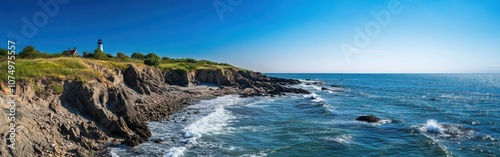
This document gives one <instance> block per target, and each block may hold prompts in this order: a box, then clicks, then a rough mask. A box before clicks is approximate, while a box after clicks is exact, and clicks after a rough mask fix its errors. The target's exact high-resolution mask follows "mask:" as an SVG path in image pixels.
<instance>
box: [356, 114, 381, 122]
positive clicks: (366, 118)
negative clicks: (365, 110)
mask: <svg viewBox="0 0 500 157" xmlns="http://www.w3.org/2000/svg"><path fill="white" fill-rule="evenodd" d="M356 120H357V121H363V122H368V123H375V122H378V121H379V120H380V119H379V118H378V117H375V116H374V115H369V116H359V117H358V118H356Z"/></svg>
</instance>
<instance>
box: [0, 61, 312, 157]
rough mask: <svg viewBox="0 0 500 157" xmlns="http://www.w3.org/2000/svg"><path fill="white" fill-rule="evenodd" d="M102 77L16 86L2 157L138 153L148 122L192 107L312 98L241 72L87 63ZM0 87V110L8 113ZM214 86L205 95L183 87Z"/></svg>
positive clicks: (3, 129)
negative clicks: (210, 100)
mask: <svg viewBox="0 0 500 157" xmlns="http://www.w3.org/2000/svg"><path fill="white" fill-rule="evenodd" d="M87 64H88V65H86V66H89V67H90V68H92V69H95V70H97V71H99V73H100V74H101V75H99V76H96V78H95V79H93V80H88V81H87V82H76V81H72V80H58V79H53V78H33V79H30V80H28V81H24V82H23V83H18V85H17V86H16V93H17V97H16V102H17V106H16V110H17V111H16V120H15V123H16V124H17V126H16V127H17V128H16V129H17V130H16V134H15V135H16V137H15V139H16V141H15V143H16V146H15V148H16V149H8V147H7V145H9V144H12V143H11V142H10V141H9V140H7V138H8V137H9V136H10V135H9V134H7V132H8V131H9V129H10V128H9V126H8V125H7V124H8V123H9V121H8V119H6V118H0V124H2V125H0V138H1V139H3V140H1V141H0V156H92V155H95V153H98V152H99V150H102V148H103V147H105V146H106V145H112V144H126V145H129V146H136V145H138V144H140V143H142V142H144V141H145V140H148V139H149V138H150V137H151V132H150V130H149V128H148V127H147V123H146V122H147V121H154V120H160V119H162V118H165V117H167V116H168V115H170V114H172V113H174V112H176V111H178V110H180V109H182V107H184V106H185V105H187V104H188V102H190V101H192V100H193V99H196V98H199V97H205V96H220V95H224V94H240V95H242V96H253V95H265V94H268V95H280V94H283V93H287V92H288V93H308V92H307V91H305V90H302V89H295V88H290V87H287V86H286V85H291V84H296V83H299V82H298V81H297V80H290V79H280V78H272V77H267V76H265V75H263V74H261V73H257V72H252V71H246V70H245V71H243V70H238V69H202V70H197V71H191V72H186V71H182V70H168V71H161V70H160V69H158V68H154V67H144V66H136V65H130V66H129V67H128V68H126V69H114V68H109V67H106V66H102V65H99V64H93V63H87ZM0 83H1V88H2V91H0V98H2V99H1V100H2V106H1V108H2V110H3V111H4V112H0V116H2V117H7V114H8V113H9V111H8V110H9V106H8V105H4V104H5V102H6V101H7V100H8V97H7V93H8V92H7V91H8V90H7V89H6V87H5V83H3V82H0ZM197 84H215V85H218V86H219V87H217V88H216V87H214V88H210V90H207V91H197V90H185V89H180V88H179V87H178V86H194V85H197Z"/></svg>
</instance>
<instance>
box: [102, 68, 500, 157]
mask: <svg viewBox="0 0 500 157" xmlns="http://www.w3.org/2000/svg"><path fill="white" fill-rule="evenodd" d="M268 75H269V76H276V77H283V78H294V79H300V80H302V81H303V83H302V84H300V85H296V86H294V87H298V88H304V89H307V90H309V91H310V92H311V93H313V94H310V95H300V94H287V95H286V96H281V97H255V98H239V97H238V96H224V97H219V98H217V99H213V100H203V101H201V102H199V103H197V104H195V105H191V106H189V107H188V108H186V110H185V111H181V112H179V113H177V114H176V115H175V116H172V117H170V118H169V121H164V122H152V123H150V124H149V126H150V127H151V129H152V132H153V137H152V139H162V140H163V141H164V142H163V143H161V144H157V143H154V142H147V143H144V144H141V145H139V146H138V147H136V148H128V147H125V146H123V147H120V148H114V149H113V150H112V154H113V155H115V156H500V125H499V123H500V122H499V121H500V74H268ZM306 79H310V81H307V80H306ZM314 82H321V83H323V84H319V85H315V84H314ZM309 84H310V85H309ZM332 85H334V86H335V87H332ZM321 87H326V88H329V89H330V90H321ZM198 112H199V113H198ZM188 113H189V114H188ZM195 113H197V114H195ZM362 115H375V116H377V117H379V118H381V119H382V121H381V122H379V123H365V122H359V121H356V120H355V119H356V118H357V117H358V116H362Z"/></svg>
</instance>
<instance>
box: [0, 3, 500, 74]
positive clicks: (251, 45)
mask: <svg viewBox="0 0 500 157" xmlns="http://www.w3.org/2000/svg"><path fill="white" fill-rule="evenodd" d="M40 1H41V2H48V3H50V2H56V3H57V5H58V7H57V8H58V9H57V11H56V12H47V11H44V7H42V6H40V5H39V4H38V3H37V2H38V1H35V0H17V1H14V0H9V1H4V2H2V4H1V5H0V11H1V14H0V21H1V23H2V24H1V25H0V34H1V37H2V38H1V40H4V41H7V39H8V37H7V35H8V34H9V33H13V34H16V35H18V36H20V37H24V38H25V39H26V41H24V42H23V41H19V40H18V49H19V50H20V48H22V47H24V46H26V45H33V46H35V47H36V48H37V49H39V50H41V51H42V52H49V53H60V52H62V51H63V50H65V49H67V48H68V47H71V48H73V47H77V48H78V51H79V52H83V51H89V52H92V51H93V50H94V49H95V48H96V46H97V45H96V44H97V39H99V38H101V39H102V40H103V43H104V51H105V52H106V53H111V54H113V55H115V54H116V53H117V52H124V53H126V54H128V55H130V54H132V53H133V52H142V53H149V52H155V53H157V54H159V55H160V56H168V57H171V58H195V59H208V60H213V61H217V62H226V63H230V64H233V65H236V66H239V67H244V68H248V69H252V70H255V71H262V72H337V73H345V72H347V73H362V72H368V73H380V72H381V73H401V72H404V73H419V72H424V73H429V72H431V73H432V72H500V1H499V0H477V1H472V0H413V1H411V0H399V1H389V0H370V1H369V0H356V1H351V0H240V1H238V0H148V1H128V0H122V1H98V0H85V1H81V0H78V1H77V0H59V1H57V0H40ZM65 1H69V2H67V3H66V2H65ZM238 2H241V3H238ZM62 3H65V4H62ZM214 4H217V5H216V6H217V7H214ZM48 8H49V10H54V9H56V8H55V7H54V6H50V7H48ZM218 10H219V13H220V15H221V16H219V14H218ZM391 10H392V12H391ZM221 11H224V12H221ZM372 12H373V13H375V15H374V14H373V13H372ZM49 13H53V14H49ZM383 13H389V16H390V18H388V16H386V15H387V14H383ZM44 15H45V16H44ZM52 15H53V16H52ZM377 15H379V16H377ZM23 17H25V19H26V20H24V21H23ZM33 17H37V18H35V20H33ZM44 17H47V18H46V19H45V18H44ZM26 21H27V22H28V23H32V24H33V25H34V27H35V28H36V29H37V30H36V32H34V33H33V31H32V30H29V31H26V30H28V29H26V28H27V27H26V26H25V25H26ZM44 22H46V23H44ZM367 28H368V29H367ZM23 29H24V33H23ZM363 37H364V38H363ZM361 39H364V40H361ZM5 43H7V42H5ZM342 45H344V46H342ZM345 45H349V47H348V48H347V49H346V46H345ZM6 46H7V44H5V46H2V45H0V47H3V48H5V47H6ZM355 51H356V53H353V52H355Z"/></svg>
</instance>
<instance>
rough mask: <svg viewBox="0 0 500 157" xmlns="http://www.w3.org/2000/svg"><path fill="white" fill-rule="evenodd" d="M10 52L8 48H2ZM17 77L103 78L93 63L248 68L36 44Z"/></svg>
mask: <svg viewBox="0 0 500 157" xmlns="http://www.w3.org/2000/svg"><path fill="white" fill-rule="evenodd" d="M0 51H1V52H4V51H5V52H6V50H5V49H0ZM4 56H6V53H5V54H4V53H0V57H1V58H0V61H2V62H0V78H1V80H2V81H6V79H7V63H6V62H5V59H6V57H4ZM15 63H16V65H15V67H16V73H15V75H14V76H15V77H16V79H18V80H20V81H26V80H27V79H29V78H36V77H48V78H56V79H61V80H77V81H81V82H86V81H87V80H90V79H92V78H96V77H101V76H102V74H100V73H99V72H97V71H95V70H94V69H92V67H90V66H88V65H89V64H92V65H94V64H98V65H102V66H106V67H108V68H113V69H120V70H123V69H126V68H128V67H129V66H130V65H132V64H133V65H136V66H146V65H149V66H154V67H157V68H160V69H161V70H162V71H167V70H176V71H178V70H180V71H184V72H191V71H197V70H201V69H236V70H241V71H247V70H246V69H241V68H237V67H234V66H232V65H230V64H227V63H216V62H212V61H208V60H195V59H191V58H187V59H171V58H168V57H161V58H160V56H158V55H156V54H155V53H149V54H147V55H144V54H142V53H140V52H135V53H133V54H132V56H131V57H129V56H127V55H125V54H124V53H122V52H118V53H117V55H116V56H113V55H111V54H106V53H104V52H102V51H100V50H98V49H96V50H94V53H89V52H84V53H83V57H76V56H75V57H70V56H68V55H67V54H66V53H65V52H62V53H61V54H48V53H40V51H39V50H36V49H35V47H33V46H26V47H25V48H24V49H23V50H22V51H21V52H19V54H17V55H16V62H15Z"/></svg>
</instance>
